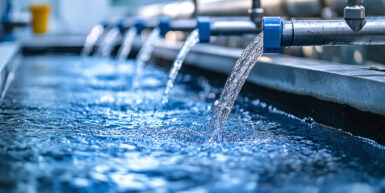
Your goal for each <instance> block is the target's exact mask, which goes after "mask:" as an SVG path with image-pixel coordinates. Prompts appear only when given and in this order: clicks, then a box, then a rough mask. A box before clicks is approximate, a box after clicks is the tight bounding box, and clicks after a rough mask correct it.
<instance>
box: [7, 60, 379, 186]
mask: <svg viewBox="0 0 385 193" xmlns="http://www.w3.org/2000/svg"><path fill="white" fill-rule="evenodd" d="M134 72H135V69H134V62H133V61H130V62H127V63H124V64H116V61H113V60H101V59H92V58H86V59H84V58H83V59H82V58H80V57H76V56H37V57H26V58H24V59H23V62H22V65H21V66H20V68H19V72H18V73H17V77H16V80H15V82H13V84H12V86H11V88H10V89H9V91H8V93H7V96H6V98H5V99H4V101H3V102H2V104H1V111H0V192H31V193H35V192H39V193H45V192H47V193H53V192H218V193H219V192H220V193H221V192H311V193H313V192H314V193H316V192H325V193H329V192H332V193H334V192H335V193H345V192H359V193H366V192H385V164H384V163H385V149H384V147H382V146H380V145H378V144H376V143H374V142H371V141H369V140H366V139H362V138H359V137H354V136H351V135H349V134H346V133H343V132H340V131H337V130H334V129H330V128H325V127H322V126H319V125H316V124H309V123H306V122H305V121H302V120H300V119H297V118H295V117H293V116H291V115H288V114H286V113H284V112H281V111H279V110H277V109H275V108H274V107H271V106H268V105H266V104H265V103H263V102H260V101H258V100H256V99H248V98H245V97H242V96H240V97H239V100H238V101H237V102H236V104H235V107H234V108H235V109H234V111H233V112H232V113H231V115H230V117H229V121H228V124H227V125H226V126H225V130H226V133H225V134H224V135H223V136H224V141H225V142H223V143H217V144H211V143H207V142H206V139H207V135H206V129H207V127H208V125H209V121H210V117H211V115H212V113H213V112H212V111H213V102H214V100H215V98H216V97H218V95H219V94H220V89H218V88H214V87H212V86H210V85H209V83H208V81H207V80H206V79H205V78H203V77H199V76H196V75H194V74H184V75H183V77H182V78H181V79H180V80H179V81H178V82H177V84H176V87H175V89H174V90H173V92H172V93H171V95H170V98H169V103H168V104H167V105H166V106H161V105H160V101H161V99H162V94H163V90H164V88H165V86H166V81H167V74H166V73H165V71H164V70H160V69H158V68H156V67H154V66H151V65H147V66H146V67H145V70H144V76H143V79H142V80H141V87H140V89H132V88H131V85H132V84H131V83H132V79H133V73H134Z"/></svg>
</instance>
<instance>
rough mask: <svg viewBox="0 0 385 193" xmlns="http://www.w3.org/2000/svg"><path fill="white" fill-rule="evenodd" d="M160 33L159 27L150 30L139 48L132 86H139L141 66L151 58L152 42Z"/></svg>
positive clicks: (153, 42)
mask: <svg viewBox="0 0 385 193" xmlns="http://www.w3.org/2000/svg"><path fill="white" fill-rule="evenodd" d="M159 34H160V30H159V28H155V29H153V30H152V32H151V33H150V35H149V36H148V38H147V40H146V42H145V43H144V45H143V47H142V48H141V49H140V51H139V54H138V58H137V59H136V74H135V77H134V80H133V87H134V88H137V87H139V79H140V78H141V77H142V71H143V67H144V65H145V64H146V62H148V61H149V60H150V59H151V54H152V51H153V50H154V44H155V42H156V41H157V40H158V37H159Z"/></svg>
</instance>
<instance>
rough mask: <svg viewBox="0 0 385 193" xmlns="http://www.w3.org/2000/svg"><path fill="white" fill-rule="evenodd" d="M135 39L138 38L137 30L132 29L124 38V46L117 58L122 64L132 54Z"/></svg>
mask: <svg viewBox="0 0 385 193" xmlns="http://www.w3.org/2000/svg"><path fill="white" fill-rule="evenodd" d="M135 37H136V28H135V27H132V28H130V29H129V30H128V31H127V32H126V35H125V36H124V40H123V45H122V46H121V47H120V49H119V52H118V57H117V58H118V60H119V61H120V62H122V61H124V60H126V59H127V57H128V54H130V52H131V49H132V44H133V43H134V39H135Z"/></svg>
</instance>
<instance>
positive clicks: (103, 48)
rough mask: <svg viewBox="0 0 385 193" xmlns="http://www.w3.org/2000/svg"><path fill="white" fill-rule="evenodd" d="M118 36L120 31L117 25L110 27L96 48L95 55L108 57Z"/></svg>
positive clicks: (117, 40) (118, 38)
mask: <svg viewBox="0 0 385 193" xmlns="http://www.w3.org/2000/svg"><path fill="white" fill-rule="evenodd" d="M120 38H121V35H120V31H119V29H118V28H117V27H114V28H112V29H110V30H109V31H108V32H107V34H106V36H105V38H104V39H103V41H102V44H101V45H100V48H99V49H98V52H97V55H99V56H102V57H105V58H107V57H110V56H111V53H112V51H113V49H114V48H115V45H116V43H118V42H119V40H120Z"/></svg>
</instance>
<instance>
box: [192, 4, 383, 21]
mask: <svg viewBox="0 0 385 193" xmlns="http://www.w3.org/2000/svg"><path fill="white" fill-rule="evenodd" d="M251 5H252V0H197V10H196V12H197V15H199V16H247V15H248V10H249V9H250V8H251ZM363 5H364V6H365V8H366V13H367V15H385V12H384V10H385V0H367V1H364V4H363ZM261 6H262V8H263V9H264V15H265V16H288V17H320V16H321V13H322V8H323V7H330V8H331V9H332V10H333V11H334V12H336V13H338V15H339V16H343V10H344V8H345V6H346V0H261Z"/></svg>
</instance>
